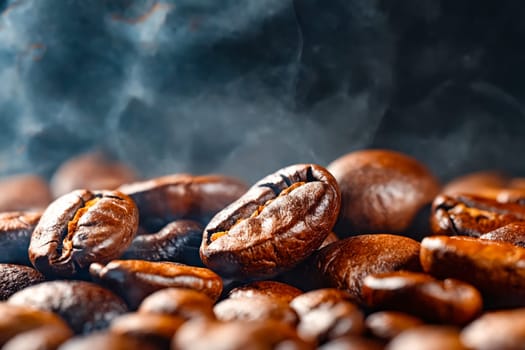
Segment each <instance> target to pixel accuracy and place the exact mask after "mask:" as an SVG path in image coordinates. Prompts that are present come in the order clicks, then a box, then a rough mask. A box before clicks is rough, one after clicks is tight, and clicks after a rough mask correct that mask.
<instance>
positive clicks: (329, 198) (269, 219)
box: [200, 164, 341, 279]
mask: <svg viewBox="0 0 525 350" xmlns="http://www.w3.org/2000/svg"><path fill="white" fill-rule="evenodd" d="M340 201H341V199H340V195H339V189H338V187H337V183H336V181H335V179H334V178H333V176H332V175H331V174H330V173H329V172H328V171H327V170H326V169H324V168H323V167H321V166H318V165H314V164H299V165H293V166H290V167H287V168H284V169H281V170H279V171H277V172H276V173H274V174H272V175H269V176H267V177H265V178H263V179H262V180H260V181H259V182H257V183H256V184H255V185H254V186H253V187H252V188H250V190H249V191H248V192H247V193H246V194H245V195H243V196H242V197H241V198H239V199H238V200H237V201H235V202H234V203H232V204H231V205H229V206H228V207H227V208H225V209H224V210H222V211H221V212H220V213H218V214H217V215H216V216H215V217H214V218H213V219H212V220H211V221H210V223H209V224H208V226H207V227H206V229H205V230H204V234H203V239H202V245H201V249H200V253H201V258H202V260H203V262H204V264H205V265H206V266H208V267H209V268H211V269H212V270H214V271H217V272H218V273H219V274H221V275H224V276H227V277H234V278H241V279H242V278H246V277H248V278H249V277H259V278H262V277H270V276H274V275H276V274H277V273H279V272H281V271H284V270H287V269H290V268H292V267H293V266H295V265H297V264H298V263H299V262H301V261H303V260H304V259H305V258H307V257H308V256H309V255H310V254H311V253H312V252H314V251H315V250H316V249H317V248H318V247H319V246H320V245H321V244H322V242H323V241H324V239H325V238H326V237H327V236H328V234H329V233H330V232H331V230H332V227H333V225H334V223H335V220H336V219H337V215H338V213H339V206H340Z"/></svg>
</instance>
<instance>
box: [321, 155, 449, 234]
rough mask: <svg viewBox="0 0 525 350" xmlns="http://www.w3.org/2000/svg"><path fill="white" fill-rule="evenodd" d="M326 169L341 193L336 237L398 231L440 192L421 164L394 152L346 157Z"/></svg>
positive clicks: (408, 223) (432, 177) (407, 225)
mask: <svg viewBox="0 0 525 350" xmlns="http://www.w3.org/2000/svg"><path fill="white" fill-rule="evenodd" d="M327 169H328V170H329V171H330V172H331V173H332V174H333V175H334V177H335V178H336V180H337V183H338V184H339V188H340V189H341V196H342V205H341V213H340V215H339V219H338V221H337V225H336V226H335V228H334V231H335V233H337V234H338V235H339V237H347V236H349V235H350V234H362V233H375V232H384V233H399V232H403V231H404V230H406V229H407V228H408V227H409V226H410V225H411V223H412V220H413V219H414V217H415V216H416V214H417V213H418V211H419V210H420V209H421V208H423V207H424V205H425V204H427V203H430V202H431V201H432V199H433V198H434V197H435V196H436V195H437V193H438V190H439V184H438V181H437V180H436V178H435V177H434V176H433V175H432V174H431V173H430V171H429V170H428V169H427V168H426V167H425V166H424V165H423V164H422V163H420V162H419V161H417V160H416V159H414V158H411V157H409V156H407V155H405V154H402V153H398V152H394V151H386V150H362V151H357V152H353V153H349V154H347V155H345V156H342V157H341V158H338V159H336V160H335V161H333V162H332V163H331V164H330V165H328V167H327Z"/></svg>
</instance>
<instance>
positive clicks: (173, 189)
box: [119, 174, 247, 230]
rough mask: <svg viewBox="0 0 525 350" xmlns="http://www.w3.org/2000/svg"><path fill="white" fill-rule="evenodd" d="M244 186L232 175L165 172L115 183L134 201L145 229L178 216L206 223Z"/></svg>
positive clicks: (243, 189) (244, 186)
mask: <svg viewBox="0 0 525 350" xmlns="http://www.w3.org/2000/svg"><path fill="white" fill-rule="evenodd" d="M246 189H247V187H246V185H245V184H244V183H243V182H242V181H240V180H238V179H236V178H233V177H228V176H223V175H205V176H193V175H189V174H175V175H168V176H163V177H159V178H155V179H152V180H148V181H143V182H137V183H133V184H127V185H123V186H121V187H119V190H120V191H122V192H123V193H125V194H127V195H129V196H130V197H131V198H132V199H133V200H134V201H135V202H136V203H137V206H138V208H139V212H140V223H141V225H142V226H144V227H146V228H147V229H148V230H151V229H152V228H153V229H158V228H159V227H161V226H163V225H166V224H167V223H169V222H172V221H175V220H180V219H188V220H194V221H198V222H200V223H201V224H206V223H207V222H208V221H209V220H210V219H211V217H212V216H213V215H215V213H217V212H218V211H220V210H222V209H223V208H224V207H226V206H227V205H228V204H230V203H231V202H233V201H234V200H236V199H237V198H239V197H240V196H241V195H242V194H243V193H244V192H246Z"/></svg>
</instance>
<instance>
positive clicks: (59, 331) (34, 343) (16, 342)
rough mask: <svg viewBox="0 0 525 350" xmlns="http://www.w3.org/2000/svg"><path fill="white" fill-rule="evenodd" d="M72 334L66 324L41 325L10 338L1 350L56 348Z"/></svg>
mask: <svg viewBox="0 0 525 350" xmlns="http://www.w3.org/2000/svg"><path fill="white" fill-rule="evenodd" d="M72 336H73V332H72V331H71V329H70V328H69V327H67V326H64V327H59V326H56V325H54V326H43V327H40V328H36V329H32V330H29V331H26V332H23V333H20V334H18V335H17V336H15V337H13V338H11V340H9V341H8V342H7V343H6V344H5V345H4V346H3V347H2V350H21V349H23V350H56V349H57V348H58V347H59V346H60V345H61V344H62V343H64V342H66V341H67V340H68V339H69V338H71V337H72Z"/></svg>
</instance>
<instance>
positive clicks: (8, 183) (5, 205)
mask: <svg viewBox="0 0 525 350" xmlns="http://www.w3.org/2000/svg"><path fill="white" fill-rule="evenodd" d="M0 193H1V194H2V195H1V196H0V212H8V211H40V210H43V209H44V208H45V207H46V206H47V205H48V204H49V203H50V202H51V200H52V196H51V192H50V190H49V187H48V185H47V182H46V181H45V180H44V179H43V178H41V177H40V176H38V175H31V174H21V175H14V176H11V177H7V178H3V179H0Z"/></svg>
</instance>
